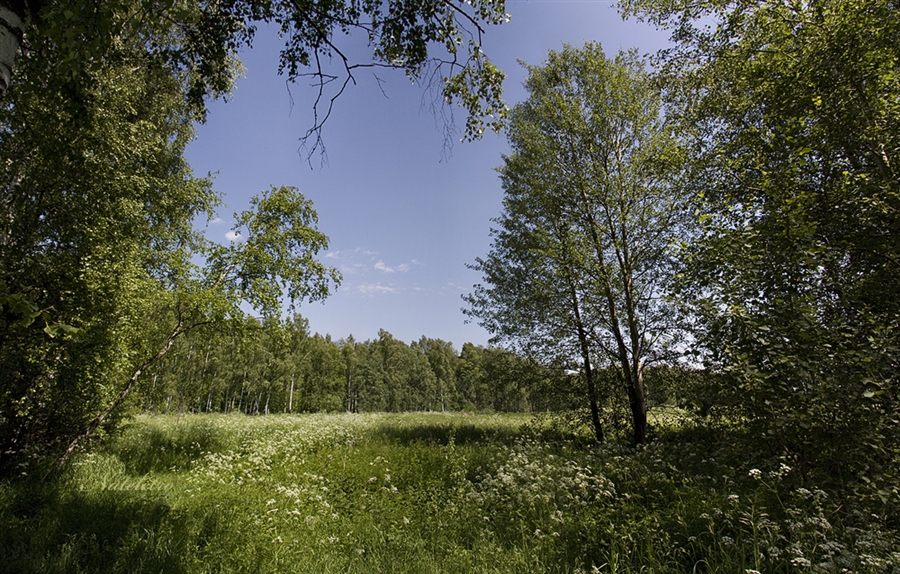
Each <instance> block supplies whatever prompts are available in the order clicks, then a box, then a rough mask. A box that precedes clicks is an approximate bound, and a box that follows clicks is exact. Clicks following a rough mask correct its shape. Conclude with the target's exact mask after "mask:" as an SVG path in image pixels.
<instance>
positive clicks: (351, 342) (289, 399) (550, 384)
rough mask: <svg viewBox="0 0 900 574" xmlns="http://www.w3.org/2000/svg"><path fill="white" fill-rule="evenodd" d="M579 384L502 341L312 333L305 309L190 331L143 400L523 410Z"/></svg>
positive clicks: (550, 404) (205, 408) (228, 405)
mask: <svg viewBox="0 0 900 574" xmlns="http://www.w3.org/2000/svg"><path fill="white" fill-rule="evenodd" d="M567 373H568V374H567ZM580 384H581V383H579V381H578V377H577V376H575V375H574V374H573V373H572V372H571V371H567V370H566V369H565V368H563V367H562V366H559V367H553V366H549V367H548V366H544V365H541V364H540V363H538V362H537V361H535V360H533V359H528V358H525V357H522V356H520V355H518V354H516V353H514V352H511V351H508V350H506V349H502V348H498V347H483V346H479V345H474V344H472V343H465V344H463V346H462V349H456V348H454V346H453V344H452V343H450V342H447V341H442V340H440V339H431V338H428V337H425V336H422V337H421V338H420V339H419V340H418V341H413V342H411V343H409V344H407V343H405V342H403V341H400V340H398V339H396V338H394V337H393V336H392V335H391V334H390V333H388V332H387V331H385V330H381V331H379V333H378V338H377V339H374V340H367V341H357V340H355V339H354V338H353V337H352V336H349V337H347V338H345V339H339V340H333V339H332V338H331V336H330V335H325V336H322V335H320V334H318V333H315V334H311V333H310V332H309V326H308V323H307V321H306V320H305V319H302V318H300V317H299V316H297V317H295V318H294V319H293V320H292V321H289V322H285V323H280V324H276V323H274V322H266V321H260V320H259V319H256V318H254V317H249V318H247V319H246V322H245V323H244V325H243V327H242V328H238V329H233V330H232V329H229V330H213V329H208V330H197V331H192V332H190V333H187V334H185V336H184V337H182V338H181V339H179V340H178V341H177V343H176V345H175V346H174V347H173V349H172V351H171V352H169V353H168V354H167V355H166V356H165V357H164V358H163V359H162V360H161V361H160V362H159V363H158V365H157V366H155V367H154V369H153V371H152V372H151V373H150V374H149V376H148V379H147V384H146V385H145V386H144V389H143V393H142V395H141V396H140V398H139V399H138V402H139V404H140V408H141V409H143V410H146V411H153V412H225V413H230V412H237V411H240V412H244V413H246V414H269V413H285V412H286V413H291V412H293V413H298V412H335V411H348V412H372V411H388V412H400V411H437V412H441V411H461V410H462V411H475V410H477V411H491V410H493V411H504V412H514V411H516V412H521V411H535V410H546V409H550V408H554V407H559V406H562V405H560V404H559V403H560V402H561V401H563V400H565V399H563V398H562V397H568V400H571V401H578V400H579V395H580V393H579V392H578V391H577V388H578V387H579V385H580ZM560 391H569V392H560ZM566 406H568V405H566Z"/></svg>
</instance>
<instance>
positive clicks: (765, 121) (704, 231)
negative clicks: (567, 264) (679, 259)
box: [625, 0, 900, 493]
mask: <svg viewBox="0 0 900 574" xmlns="http://www.w3.org/2000/svg"><path fill="white" fill-rule="evenodd" d="M625 4H626V7H627V8H628V9H629V10H630V11H633V12H635V13H637V14H639V15H643V16H645V17H648V18H650V19H651V20H652V21H654V22H656V23H658V24H661V25H664V26H668V27H670V28H671V29H672V30H673V39H674V40H675V41H676V44H675V46H674V47H673V49H672V50H671V51H670V52H669V53H667V54H663V55H662V56H661V60H660V69H661V74H662V75H663V76H665V77H666V79H667V80H668V82H670V85H671V89H670V90H669V94H668V95H669V100H670V102H671V106H670V108H671V112H672V113H673V115H674V116H675V117H677V119H678V121H679V123H680V127H681V130H682V131H683V133H685V134H686V137H688V136H689V137H691V138H692V141H693V144H692V153H691V161H690V162H689V163H688V164H687V166H686V167H687V169H686V170H685V178H684V181H683V187H684V188H685V189H686V190H687V191H688V192H689V193H690V194H691V195H692V196H693V197H694V198H696V206H695V209H696V214H697V216H698V221H697V225H698V227H699V234H700V235H699V237H697V238H696V239H695V240H694V241H691V242H689V243H688V244H686V245H685V248H684V255H685V257H684V259H685V268H684V282H683V289H682V292H681V298H682V300H683V301H684V302H685V304H686V305H687V306H688V308H689V309H690V311H691V313H692V315H693V317H695V318H696V319H697V321H698V327H699V328H698V330H697V335H698V346H697V349H696V350H697V351H698V352H699V354H700V357H701V358H702V360H703V361H704V362H705V364H706V366H707V368H708V369H710V370H711V371H714V372H717V373H719V374H721V375H722V377H721V378H719V379H717V384H716V385H715V386H710V387H709V389H708V390H707V392H708V398H709V400H710V401H711V402H712V403H715V404H716V406H717V408H718V409H720V412H722V413H723V414H724V415H725V416H727V417H729V418H730V419H731V420H734V421H740V423H741V424H743V425H748V426H749V427H750V428H752V429H753V430H754V432H756V433H760V434H762V435H763V436H766V437H768V441H767V444H768V446H769V447H770V448H772V450H773V451H774V452H781V453H784V454H785V455H786V456H788V457H789V458H790V459H791V460H794V461H796V463H797V464H798V465H799V466H800V467H801V468H802V469H803V470H804V471H807V470H810V469H811V468H813V467H819V468H820V470H825V471H826V472H831V473H834V474H836V475H840V476H842V477H844V479H846V480H847V481H848V482H853V481H855V480H858V479H860V478H863V479H865V480H871V479H873V478H875V479H877V480H878V482H879V483H880V484H881V486H879V489H885V488H887V489H888V490H890V489H891V488H892V489H893V490H894V492H895V493H896V489H897V481H898V480H900V476H898V475H897V469H898V468H900V467H898V465H897V456H898V451H897V444H900V442H898V441H900V394H898V393H900V387H898V383H900V379H898V373H900V338H898V337H900V306H898V302H900V299H898V297H897V293H898V289H900V265H898V262H900V172H898V167H897V166H898V165H900V107H898V102H900V79H898V78H900V76H898V71H900V11H898V10H897V5H896V3H895V2H890V1H884V0H867V1H849V0H827V1H817V2H749V1H746V2H745V1H739V2H727V3H726V2H690V3H687V2H655V1H653V0H647V1H644V0H633V1H629V2H627V3H625ZM689 5H690V7H688V6H689ZM882 480H887V481H888V482H887V483H884V482H881V481H882ZM889 484H893V486H892V487H888V485H889Z"/></svg>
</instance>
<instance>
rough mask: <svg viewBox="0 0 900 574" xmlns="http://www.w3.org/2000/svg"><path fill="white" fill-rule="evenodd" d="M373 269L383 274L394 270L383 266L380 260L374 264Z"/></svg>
mask: <svg viewBox="0 0 900 574" xmlns="http://www.w3.org/2000/svg"><path fill="white" fill-rule="evenodd" d="M375 269H378V270H379V271H383V272H385V273H393V272H394V268H393V267H388V266H387V265H385V264H384V261H382V260H381V259H379V260H378V262H377V263H375Z"/></svg>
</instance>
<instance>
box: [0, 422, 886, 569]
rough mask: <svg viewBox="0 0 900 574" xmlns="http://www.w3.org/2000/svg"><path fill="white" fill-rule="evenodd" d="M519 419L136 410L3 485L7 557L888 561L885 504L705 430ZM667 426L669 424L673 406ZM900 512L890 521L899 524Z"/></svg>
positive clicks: (81, 565)
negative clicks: (761, 459)
mask: <svg viewBox="0 0 900 574" xmlns="http://www.w3.org/2000/svg"><path fill="white" fill-rule="evenodd" d="M528 421H529V417H527V416H522V415H517V416H510V415H478V416H466V415H442V414H403V415H379V414H371V415H303V416H267V417H244V416H223V415H194V416H185V417H174V416H173V417H166V416H153V417H150V416H141V417H138V418H137V419H135V420H134V422H132V423H130V424H129V425H128V427H127V428H126V429H125V432H124V433H122V434H121V435H119V436H118V438H116V439H115V440H114V441H113V442H111V443H109V444H108V445H106V446H105V447H104V448H102V449H100V450H99V451H97V452H95V453H93V454H90V455H84V456H82V457H81V458H80V459H79V460H78V461H77V462H76V463H75V464H74V465H73V466H72V468H71V470H70V472H69V473H68V474H67V475H66V476H65V477H63V478H61V479H60V480H58V481H55V482H53V483H52V484H39V485H35V484H32V483H0V489H2V490H0V540H3V541H4V542H3V544H2V545H0V546H2V548H0V559H2V561H0V569H2V571H6V572H129V573H131V572H166V573H169V572H173V573H195V572H196V573H201V572H202V573H206V572H323V573H328V572H360V573H362V572H398V573H405V572H409V573H413V572H415V573H430V572H435V573H437V572H498V573H499V572H522V573H525V572H529V573H531V572H573V573H574V572H673V573H674V572H738V573H745V572H748V571H754V570H755V571H759V572H795V571H796V572H889V571H892V570H893V569H895V568H897V567H898V566H897V565H898V564H900V554H898V553H897V551H896V549H897V548H898V547H900V544H898V542H900V537H898V536H897V533H896V532H895V531H893V530H892V529H891V528H892V524H893V523H892V522H891V520H892V518H891V517H884V516H875V517H872V516H859V517H856V518H855V519H854V518H853V515H852V513H851V514H848V513H846V512H844V513H838V509H839V508H840V507H841V506H842V504H843V503H841V502H838V501H836V500H832V498H833V497H832V496H830V495H829V494H827V493H826V492H825V491H823V490H820V489H817V488H815V487H812V486H810V485H804V486H801V485H799V484H798V483H796V481H795V477H794V476H793V473H792V472H791V469H790V468H789V467H788V466H787V465H784V463H779V462H778V461H776V460H773V461H770V462H769V466H767V467H763V468H750V467H749V466H747V464H748V463H746V462H744V461H745V459H746V456H741V455H740V453H735V452H733V451H734V449H728V448H717V447H716V446H714V444H713V443H712V442H711V441H709V440H706V437H705V436H703V434H702V433H701V432H699V431H685V430H682V431H681V432H674V431H671V432H669V433H668V434H667V435H666V436H663V437H661V439H660V440H658V441H657V442H655V443H653V444H651V445H650V446H648V447H645V448H641V449H640V450H637V451H635V450H633V449H630V448H627V447H621V446H615V445H608V446H604V447H590V446H586V445H585V443H584V442H582V441H580V440H578V437H574V436H573V437H568V438H565V439H563V438H560V437H559V436H558V435H557V436H555V438H554V439H552V440H550V439H549V438H547V437H548V436H549V435H548V434H546V433H542V432H541V431H540V429H536V426H539V425H534V424H531V425H525V423H527V422H528ZM668 424H669V427H670V428H674V422H673V421H669V423H668ZM894 526H895V525H894Z"/></svg>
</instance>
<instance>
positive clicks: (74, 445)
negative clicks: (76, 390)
mask: <svg viewBox="0 0 900 574" xmlns="http://www.w3.org/2000/svg"><path fill="white" fill-rule="evenodd" d="M183 333H184V330H182V329H181V325H180V324H179V325H178V327H176V328H175V329H174V330H173V331H172V333H171V334H170V335H169V337H168V338H167V339H166V342H165V344H164V345H163V346H162V347H161V348H160V349H159V351H157V352H156V354H155V355H153V356H152V357H150V358H149V359H147V360H146V361H144V363H143V364H141V365H140V366H139V367H138V368H137V369H135V370H134V372H133V373H132V374H131V376H130V377H129V378H128V381H127V382H126V383H125V386H124V387H123V388H122V390H121V392H119V394H118V395H117V396H116V398H115V399H114V400H113V402H112V403H110V405H109V406H108V407H107V408H106V409H105V410H104V411H103V412H101V413H100V414H99V415H97V416H96V417H95V418H94V420H92V421H91V422H90V423H89V424H88V426H87V427H86V428H85V429H84V431H83V432H82V433H81V434H80V435H78V436H77V437H75V438H74V439H73V440H72V442H71V443H69V447H68V448H67V449H66V451H65V452H64V453H63V455H62V456H61V457H59V461H58V462H59V464H60V465H63V464H65V463H66V461H68V460H69V457H71V456H72V454H73V453H74V452H75V451H76V450H78V448H79V447H80V446H81V444H82V443H83V442H84V441H86V440H87V439H88V438H90V436H91V435H92V434H93V433H94V431H96V430H97V428H98V427H99V426H100V425H101V424H102V423H103V421H104V420H106V418H107V417H108V416H109V415H110V414H111V413H112V412H113V411H114V410H116V409H117V408H118V407H119V405H121V404H122V402H123V401H124V400H125V398H126V397H127V396H128V394H129V393H131V389H132V388H134V385H135V383H137V381H138V379H139V378H140V376H141V374H142V373H143V372H144V371H145V370H146V369H147V368H148V367H149V366H150V365H152V364H153V363H155V362H156V361H158V360H159V359H161V358H162V357H163V355H165V354H166V353H167V352H169V349H171V348H172V345H173V344H174V343H175V339H177V338H178V337H179V336H180V335H181V334H183Z"/></svg>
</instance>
